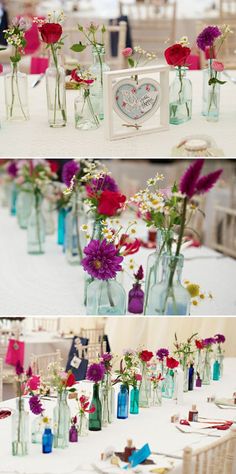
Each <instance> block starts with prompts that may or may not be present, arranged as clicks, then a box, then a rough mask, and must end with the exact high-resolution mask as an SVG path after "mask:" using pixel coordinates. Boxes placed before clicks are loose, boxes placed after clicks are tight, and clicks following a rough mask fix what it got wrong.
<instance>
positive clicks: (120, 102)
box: [113, 79, 161, 124]
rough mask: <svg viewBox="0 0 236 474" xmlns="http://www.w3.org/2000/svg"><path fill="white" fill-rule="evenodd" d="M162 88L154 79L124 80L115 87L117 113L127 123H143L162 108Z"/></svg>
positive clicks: (114, 102)
mask: <svg viewBox="0 0 236 474" xmlns="http://www.w3.org/2000/svg"><path fill="white" fill-rule="evenodd" d="M160 102H161V86H160V84H159V82H157V81H154V80H153V79H140V80H139V81H138V83H137V81H135V80H133V79H123V80H121V81H118V82H117V83H116V84H115V85H114V86H113V104H114V109H115V111H116V113H117V114H118V115H119V116H120V117H121V118H122V119H123V120H125V121H126V122H128V123H132V124H138V123H143V122H145V121H146V120H148V119H150V117H152V116H153V114H155V112H156V111H157V109H158V108H159V107H160Z"/></svg>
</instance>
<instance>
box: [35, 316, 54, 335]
mask: <svg viewBox="0 0 236 474" xmlns="http://www.w3.org/2000/svg"><path fill="white" fill-rule="evenodd" d="M59 330H60V318H32V331H45V332H53V333H58V332H59Z"/></svg>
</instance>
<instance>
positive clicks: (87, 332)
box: [80, 327, 104, 344]
mask: <svg viewBox="0 0 236 474" xmlns="http://www.w3.org/2000/svg"><path fill="white" fill-rule="evenodd" d="M80 337H83V338H85V339H88V340H89V344H97V343H101V342H102V341H103V337H104V327H101V328H89V329H85V328H81V329H80Z"/></svg>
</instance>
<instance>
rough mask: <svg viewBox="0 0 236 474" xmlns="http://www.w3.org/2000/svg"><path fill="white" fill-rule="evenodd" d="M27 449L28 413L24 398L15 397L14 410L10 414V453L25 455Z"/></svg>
mask: <svg viewBox="0 0 236 474" xmlns="http://www.w3.org/2000/svg"><path fill="white" fill-rule="evenodd" d="M28 450H29V413H28V412H27V411H25V407H24V400H23V399H22V398H17V399H16V410H15V411H14V412H13V414H12V455H13V456H26V455H27V454H28Z"/></svg>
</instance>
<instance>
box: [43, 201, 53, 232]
mask: <svg viewBox="0 0 236 474" xmlns="http://www.w3.org/2000/svg"><path fill="white" fill-rule="evenodd" d="M43 216H44V221H45V232H46V235H53V234H54V233H55V230H56V226H55V220H54V205H53V203H52V201H50V199H47V198H45V199H44V201H43Z"/></svg>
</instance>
